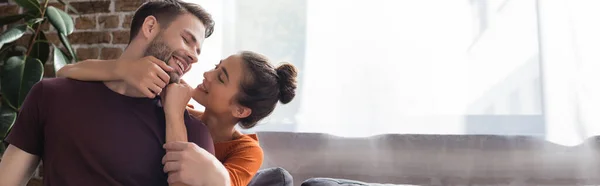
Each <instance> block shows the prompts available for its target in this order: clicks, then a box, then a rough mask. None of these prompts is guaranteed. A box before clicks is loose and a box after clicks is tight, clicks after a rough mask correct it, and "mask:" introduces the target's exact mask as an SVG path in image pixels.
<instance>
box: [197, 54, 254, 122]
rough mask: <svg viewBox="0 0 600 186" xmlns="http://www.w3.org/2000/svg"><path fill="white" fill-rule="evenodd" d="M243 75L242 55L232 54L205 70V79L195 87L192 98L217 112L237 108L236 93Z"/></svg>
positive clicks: (220, 112) (225, 111)
mask: <svg viewBox="0 0 600 186" xmlns="http://www.w3.org/2000/svg"><path fill="white" fill-rule="evenodd" d="M242 76H243V61H242V58H241V56H240V55H231V56H229V57H227V58H225V59H223V60H221V61H220V62H219V64H217V65H216V66H215V68H214V69H212V70H210V71H207V72H204V81H203V82H202V84H200V85H198V86H197V87H196V88H195V89H194V94H193V96H192V98H193V99H194V100H196V101H197V102H198V103H200V104H201V105H203V106H204V107H205V108H206V109H207V110H210V111H212V112H215V113H217V114H222V113H227V112H231V111H232V110H231V109H235V108H234V107H235V106H236V102H235V95H236V94H237V93H238V91H239V86H240V83H241V81H242Z"/></svg>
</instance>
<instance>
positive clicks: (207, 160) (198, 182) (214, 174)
mask: <svg viewBox="0 0 600 186" xmlns="http://www.w3.org/2000/svg"><path fill="white" fill-rule="evenodd" d="M163 147H164V148H165V149H166V150H167V154H166V155H165V156H164V157H163V159H162V163H163V164H164V165H165V166H164V169H163V170H164V172H166V173H169V179H168V182H169V184H172V183H184V184H187V185H191V186H205V185H207V186H208V185H210V186H213V185H214V186H221V185H223V186H229V185H231V180H230V178H229V172H228V171H227V169H225V167H224V166H223V164H221V162H219V160H217V158H215V156H213V155H212V154H210V153H209V152H207V151H206V150H204V149H202V148H200V147H198V145H196V144H195V143H190V142H169V143H166V144H165V145H164V146H163Z"/></svg>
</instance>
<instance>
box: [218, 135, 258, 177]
mask: <svg viewBox="0 0 600 186" xmlns="http://www.w3.org/2000/svg"><path fill="white" fill-rule="evenodd" d="M215 156H216V157H217V159H218V160H219V161H221V163H223V165H224V166H225V168H227V171H229V177H231V186H247V185H248V183H250V180H252V177H253V176H254V174H256V172H258V169H259V168H260V166H261V165H262V161H263V151H262V148H260V146H259V144H258V137H257V136H256V134H249V135H242V136H241V137H239V138H238V139H235V140H231V141H225V142H218V143H215Z"/></svg>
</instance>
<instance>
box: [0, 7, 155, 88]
mask: <svg viewBox="0 0 600 186" xmlns="http://www.w3.org/2000/svg"><path fill="white" fill-rule="evenodd" d="M64 1H65V2H68V3H69V4H70V5H71V6H73V7H74V8H75V9H76V10H77V11H78V12H79V14H74V13H73V12H71V11H68V9H67V8H66V7H65V6H63V5H62V4H60V3H58V1H56V0H51V1H50V3H49V5H52V6H55V7H57V8H60V9H61V10H64V11H65V12H68V13H69V14H70V15H71V17H73V21H74V22H75V31H74V33H73V34H71V35H70V36H69V40H70V42H71V45H72V46H73V49H74V50H75V51H76V53H77V55H78V58H79V60H83V59H114V58H116V57H118V56H119V55H121V53H122V52H123V49H124V48H125V47H126V46H127V43H128V42H129V26H130V23H131V18H132V16H133V13H134V11H135V10H136V9H137V8H138V7H139V6H140V5H141V4H142V3H143V2H145V1H144V0H96V1H94V0H64ZM21 12H23V10H22V9H21V8H19V6H18V5H16V4H15V3H14V0H9V1H8V2H7V1H6V0H0V17H2V16H6V15H14V14H17V13H21ZM8 26H10V25H8ZM6 27H7V26H5V27H4V28H3V30H4V29H6ZM43 28H44V30H45V31H48V32H46V33H47V35H46V36H47V38H48V40H50V41H51V42H52V43H54V44H55V45H57V46H60V47H61V48H62V44H60V40H59V39H58V36H57V35H56V31H55V30H54V29H53V28H52V27H51V26H49V25H48V24H46V25H44V27H43ZM30 37H31V34H28V35H26V36H25V37H23V38H22V39H20V40H19V41H18V42H19V43H20V44H24V45H26V44H27V41H28V38H30ZM50 61H51V60H50ZM45 66H46V71H45V76H47V77H53V76H54V73H53V69H52V62H48V63H47V64H46V65H45Z"/></svg>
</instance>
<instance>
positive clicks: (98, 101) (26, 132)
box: [6, 78, 214, 186]
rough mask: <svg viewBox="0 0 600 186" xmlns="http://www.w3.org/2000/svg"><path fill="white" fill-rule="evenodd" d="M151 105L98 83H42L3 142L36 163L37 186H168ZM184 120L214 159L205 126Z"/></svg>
mask: <svg viewBox="0 0 600 186" xmlns="http://www.w3.org/2000/svg"><path fill="white" fill-rule="evenodd" d="M159 102H160V99H158V98H157V99H148V98H133V97H128V96H124V95H121V94H118V93H116V92H114V91H112V90H110V89H109V88H108V87H106V85H104V83H102V82H84V81H76V80H71V79H65V78H53V79H44V80H42V81H41V82H39V83H37V84H36V85H35V86H34V87H33V88H32V89H31V91H30V92H29V95H28V96H27V98H26V100H25V102H24V104H23V107H22V109H21V111H20V113H19V116H18V117H17V121H16V123H15V125H14V126H13V128H12V130H11V132H10V134H9V136H8V137H7V138H6V141H7V142H8V143H9V144H12V145H14V146H16V147H18V148H19V149H22V150H24V151H25V152H28V153H30V154H33V155H37V156H39V157H41V158H42V160H43V162H44V166H43V167H44V185H45V186H70V185H73V186H80V185H86V186H93V185H127V186H129V185H134V186H136V185H140V186H142V185H143V186H152V185H168V183H167V174H165V173H163V165H162V163H161V160H162V157H163V156H164V155H165V150H164V149H163V148H162V145H163V144H164V143H165V117H164V112H163V109H162V107H160V106H159V105H160V104H158V103H159ZM184 117H185V125H186V127H187V131H188V140H189V141H190V142H194V143H196V144H197V145H198V146H200V147H202V148H204V149H205V150H207V151H208V152H210V153H213V154H214V146H213V142H212V139H211V137H210V134H209V132H208V129H207V128H206V126H205V125H204V124H203V123H201V122H200V121H199V120H196V119H193V118H192V117H190V115H189V114H188V113H187V112H186V113H185V116H184ZM199 176H201V175H199Z"/></svg>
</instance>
